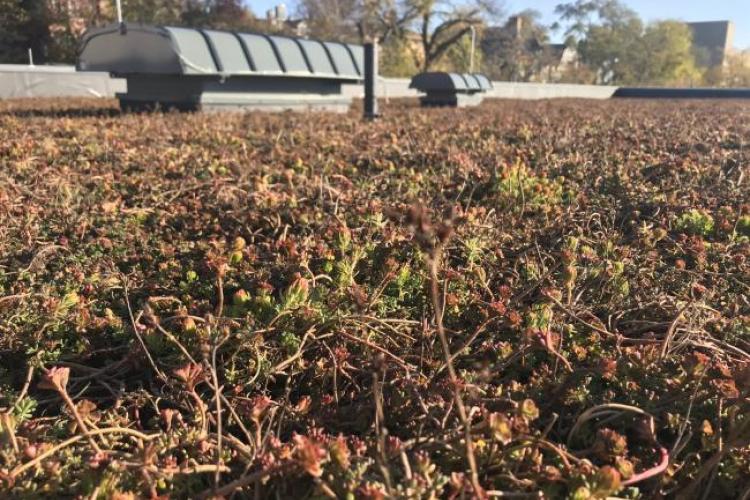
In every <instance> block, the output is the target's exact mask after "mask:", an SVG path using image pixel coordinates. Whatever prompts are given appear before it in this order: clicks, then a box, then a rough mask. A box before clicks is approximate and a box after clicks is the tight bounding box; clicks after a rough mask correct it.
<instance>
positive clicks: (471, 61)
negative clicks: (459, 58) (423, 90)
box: [118, 0, 477, 73]
mask: <svg viewBox="0 0 750 500" xmlns="http://www.w3.org/2000/svg"><path fill="white" fill-rule="evenodd" d="M118 1H119V0H118ZM469 30H471V51H470V52H469V73H474V50H475V47H476V44H477V29H476V27H474V25H473V24H470V25H469Z"/></svg>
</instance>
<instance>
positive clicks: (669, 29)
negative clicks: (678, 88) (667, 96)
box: [638, 21, 701, 85]
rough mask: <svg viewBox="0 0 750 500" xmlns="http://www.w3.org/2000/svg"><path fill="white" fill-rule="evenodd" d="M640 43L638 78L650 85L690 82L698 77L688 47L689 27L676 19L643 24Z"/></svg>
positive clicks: (689, 83)
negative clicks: (644, 27)
mask: <svg viewBox="0 0 750 500" xmlns="http://www.w3.org/2000/svg"><path fill="white" fill-rule="evenodd" d="M640 45H641V47H642V50H641V51H640V53H639V55H640V57H641V61H640V71H639V75H638V80H639V81H640V82H643V83H648V84H652V85H692V84H694V83H697V82H699V81H700V79H701V73H700V71H699V70H698V68H697V67H696V64H695V57H694V53H693V50H692V46H693V35H692V32H691V31H690V28H689V27H688V26H687V25H686V24H685V23H682V22H679V21H661V22H657V23H653V24H650V25H649V26H647V27H646V31H645V32H644V34H643V36H642V38H641V40H640Z"/></svg>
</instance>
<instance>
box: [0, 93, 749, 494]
mask: <svg viewBox="0 0 750 500" xmlns="http://www.w3.org/2000/svg"><path fill="white" fill-rule="evenodd" d="M749 143H750V106H748V105H747V104H745V103H739V102H720V103H718V102H691V101H684V102H668V101H661V102H641V101H608V102H587V101H557V102H514V101H494V102H493V101H486V102H485V103H484V104H483V105H482V106H481V107H480V108H476V109H472V110H445V109H432V110H419V109H417V108H416V107H414V106H413V105H411V104H410V105H408V106H403V105H400V104H394V103H391V105H390V106H389V107H387V108H386V117H385V118H384V119H382V120H380V121H377V122H372V123H369V122H363V121H362V120H361V119H360V114H359V112H356V111H352V113H351V114H349V115H345V116H337V115H336V116H335V115H327V114H279V115H265V114H246V115H243V114H170V113H167V114H125V115H122V114H120V113H119V112H118V111H116V109H115V108H114V104H113V103H110V102H108V101H104V103H103V104H102V103H97V102H94V101H66V102H63V101H17V102H5V103H2V104H0V163H1V164H2V169H0V410H1V411H0V489H1V490H2V496H6V497H20V496H24V495H26V496H29V497H35V496H39V495H43V494H46V495H48V496H50V497H55V496H58V495H60V494H62V493H63V492H64V493H65V494H66V495H70V496H75V495H81V497H87V498H120V499H125V498H136V497H150V496H160V495H161V496H170V497H171V498H185V497H192V498H196V497H200V496H201V495H203V497H211V496H212V495H214V496H224V497H226V498H229V497H230V495H231V493H232V492H238V493H239V494H240V496H239V497H240V498H252V497H254V496H255V495H257V496H258V497H260V498H264V497H274V498H305V497H324V496H339V497H342V498H343V497H347V495H348V496H349V497H350V498H352V497H356V498H384V497H394V498H396V497H399V498H407V497H408V498H429V497H431V496H434V497H443V498H448V497H452V498H457V497H464V498H476V497H479V496H481V495H482V494H481V493H479V492H478V491H477V483H478V484H479V485H481V487H482V488H483V489H484V490H485V492H486V493H487V494H489V495H494V496H497V495H499V494H500V492H514V493H528V494H529V497H533V496H534V495H535V494H537V492H543V494H544V495H546V497H548V498H560V497H565V496H569V497H572V498H577V499H583V498H604V497H606V496H608V495H609V496H611V495H617V496H619V497H625V498H637V497H639V495H640V496H641V497H642V498H651V497H658V496H660V495H667V496H670V497H674V496H677V495H680V494H682V495H686V496H693V495H700V494H703V492H706V491H707V490H708V494H707V495H708V496H707V498H740V497H741V496H742V495H743V493H744V494H745V495H747V494H748V491H747V487H748V484H750V420H749V419H748V414H749V413H748V410H749V409H750V402H749V400H748V391H749V390H750V370H749V369H748V362H750V355H749V354H748V353H750V302H749V299H748V297H749V296H750V243H749V239H750V197H749V196H748V189H750V172H749V171H748V169H749V167H748V160H749V153H748V144H749ZM436 310H437V311H438V314H437V315H436V314H435V312H436ZM443 337H444V339H445V340H446V343H447V347H448V352H450V357H448V356H447V355H446V352H445V350H444V349H443V345H442V338H443ZM448 359H449V360H450V363H448V362H447V360H448ZM217 395H218V396H219V397H217ZM467 436H470V438H471V439H470V440H469V441H467ZM467 444H468V445H469V446H467ZM472 469H474V471H475V473H472ZM235 498H237V497H235Z"/></svg>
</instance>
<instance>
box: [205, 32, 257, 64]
mask: <svg viewBox="0 0 750 500" xmlns="http://www.w3.org/2000/svg"><path fill="white" fill-rule="evenodd" d="M203 34H204V35H205V36H206V38H208V41H209V43H210V44H211V45H212V48H213V51H214V54H215V55H216V57H217V58H218V60H219V64H220V65H221V71H222V72H223V73H249V72H251V71H252V68H251V67H250V62H249V61H248V60H247V56H246V55H245V51H244V50H243V48H242V44H241V43H240V39H239V38H238V37H237V35H235V34H234V33H229V32H226V31H212V30H204V31H203Z"/></svg>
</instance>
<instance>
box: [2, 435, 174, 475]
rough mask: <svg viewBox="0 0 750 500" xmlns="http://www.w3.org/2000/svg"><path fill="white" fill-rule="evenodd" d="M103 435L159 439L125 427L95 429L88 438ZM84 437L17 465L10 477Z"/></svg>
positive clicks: (68, 440)
mask: <svg viewBox="0 0 750 500" xmlns="http://www.w3.org/2000/svg"><path fill="white" fill-rule="evenodd" d="M105 434H128V435H130V436H134V437H136V438H138V439H141V440H143V441H151V440H152V439H156V438H157V437H159V435H158V434H144V433H142V432H138V431H136V430H134V429H129V428H127V427H107V428H104V429H95V430H93V431H91V432H89V436H103V435H105ZM84 437H85V436H83V435H82V434H77V435H75V436H73V437H71V438H69V439H66V440H65V441H63V442H62V443H60V444H58V445H57V446H53V447H52V448H50V449H48V450H47V451H45V452H44V453H42V454H40V455H38V456H37V457H36V458H34V459H33V460H30V461H28V462H26V463H25V464H23V465H19V466H18V467H16V468H15V469H13V470H12V471H11V472H10V477H18V476H19V475H20V474H22V473H23V472H25V471H27V470H29V469H30V468H32V467H34V466H36V465H37V464H40V463H41V462H42V461H43V460H44V459H46V458H47V457H50V456H52V455H54V454H55V453H57V452H58V451H60V450H62V449H63V448H66V447H68V446H70V445H71V444H73V443H75V442H77V441H80V440H81V439H83V438H84Z"/></svg>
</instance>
